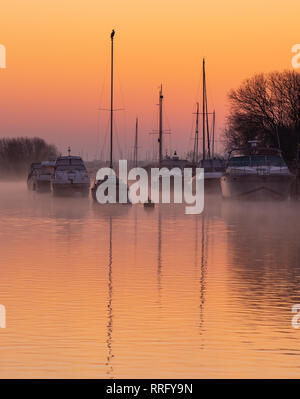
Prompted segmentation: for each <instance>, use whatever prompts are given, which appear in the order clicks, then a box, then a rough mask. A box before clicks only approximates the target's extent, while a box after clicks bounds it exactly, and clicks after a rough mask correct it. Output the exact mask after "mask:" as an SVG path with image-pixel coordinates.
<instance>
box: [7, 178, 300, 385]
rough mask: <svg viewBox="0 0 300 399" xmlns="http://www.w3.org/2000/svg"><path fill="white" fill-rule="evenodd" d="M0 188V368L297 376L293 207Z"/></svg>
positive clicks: (65, 374) (68, 373)
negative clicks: (1, 325)
mask: <svg viewBox="0 0 300 399" xmlns="http://www.w3.org/2000/svg"><path fill="white" fill-rule="evenodd" d="M1 188H2V193H3V195H2V196H0V247H1V264H0V269H1V279H0V303H3V304H4V305H6V308H7V317H8V318H9V319H8V321H9V323H7V324H8V327H7V328H6V329H5V331H1V332H0V335H1V340H0V350H1V359H0V372H1V376H3V377H5V378H11V377H19V378H27V377H31V378H34V377H35V378H40V377H41V378H52V377H56V378H80V377H84V378H127V377H128V378H130V377H131V378H132V377H138V378H146V377H149V378H151V377H152V378H158V377H161V378H164V377H165V378H202V377H204V378H205V377H206V378H211V377H223V378H227V377H242V378H243V377H256V378H259V377H273V378H274V377H298V374H299V354H300V341H299V331H297V330H294V329H292V328H291V316H292V314H291V306H292V305H293V304H295V303H300V288H299V287H300V264H299V253H300V244H299V234H300V226H299V223H298V219H297V214H298V213H299V206H298V205H293V204H290V203H288V204H276V205H272V206H270V205H267V204H266V205H261V204H260V206H259V207H258V206H252V205H251V204H249V203H247V204H242V203H240V204H237V203H232V204H230V203H224V202H222V201H220V200H217V199H216V200H213V199H210V200H209V201H207V203H206V205H205V211H204V213H203V214H201V215H185V213H184V207H180V206H178V207H177V206H156V207H155V208H154V209H152V210H151V212H150V211H147V210H145V209H144V207H143V206H138V205H137V206H123V205H117V206H113V207H109V206H108V207H107V206H98V205H97V204H95V205H94V204H90V205H89V203H88V202H86V201H82V202H81V201H80V200H79V201H77V199H74V201H73V200H70V199H69V200H68V201H66V202H65V201H60V199H58V201H56V199H55V201H53V199H52V198H51V196H47V195H46V196H41V197H40V198H42V199H41V200H39V199H38V197H34V198H33V197H30V196H29V195H28V192H27V191H26V187H25V186H21V185H19V186H15V185H10V186H1V185H0V189H1ZM21 199H22V201H20V200H21ZM76 210H77V211H78V212H77V211H76Z"/></svg>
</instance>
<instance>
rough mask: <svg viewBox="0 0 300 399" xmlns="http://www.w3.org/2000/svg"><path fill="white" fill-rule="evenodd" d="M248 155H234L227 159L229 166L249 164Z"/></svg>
mask: <svg viewBox="0 0 300 399" xmlns="http://www.w3.org/2000/svg"><path fill="white" fill-rule="evenodd" d="M249 164H250V157H248V156H242V157H234V158H231V159H230V160H229V166H249Z"/></svg>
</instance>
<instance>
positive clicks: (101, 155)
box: [100, 118, 110, 161]
mask: <svg viewBox="0 0 300 399" xmlns="http://www.w3.org/2000/svg"><path fill="white" fill-rule="evenodd" d="M109 122H110V120H109V118H108V119H107V122H106V129H105V135H104V141H103V145H102V148H101V152H100V160H104V156H103V153H104V151H105V146H106V140H107V137H108V130H109ZM105 152H106V153H107V154H108V151H105ZM105 161H107V159H105Z"/></svg>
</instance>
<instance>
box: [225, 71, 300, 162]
mask: <svg viewBox="0 0 300 399" xmlns="http://www.w3.org/2000/svg"><path fill="white" fill-rule="evenodd" d="M228 97H229V106H230V108H229V115H228V117H227V123H226V128H225V138H226V145H227V148H233V147H239V146H241V145H245V144H247V142H248V141H249V140H260V141H261V142H262V144H264V145H269V146H273V147H280V148H281V149H282V151H283V155H284V157H285V158H286V160H287V161H291V160H293V159H294V158H295V155H296V147H297V144H298V143H300V74H299V73H297V72H295V71H284V72H273V73H269V74H259V75H255V76H253V77H252V78H250V79H247V80H245V81H244V82H243V83H242V84H241V85H240V87H239V88H238V89H236V90H231V91H230V93H229V95H228Z"/></svg>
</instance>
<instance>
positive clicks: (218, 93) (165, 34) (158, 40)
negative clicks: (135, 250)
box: [0, 0, 300, 159]
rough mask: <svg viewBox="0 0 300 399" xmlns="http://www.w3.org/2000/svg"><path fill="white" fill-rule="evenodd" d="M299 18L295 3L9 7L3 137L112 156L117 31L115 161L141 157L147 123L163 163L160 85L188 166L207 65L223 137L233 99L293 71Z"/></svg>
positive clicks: (94, 2)
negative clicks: (249, 86) (262, 80)
mask: <svg viewBox="0 0 300 399" xmlns="http://www.w3.org/2000/svg"><path fill="white" fill-rule="evenodd" d="M299 14H300V3H299V1H294V0H286V1H285V2H282V0H280V1H278V0H267V1H266V0H264V1H263V0H252V1H248V0H247V1H243V2H241V1H238V0H228V1H221V0H217V1H206V2H204V1H199V0H185V1H181V0H180V1H178V0H172V1H171V0H164V1H158V0H151V1H148V0H143V1H140V0H139V1H137V0H127V1H124V0H123V1H122V0H114V1H107V0H43V1H40V0H26V1H25V0H2V2H1V14H0V27H1V30H0V43H1V44H3V45H5V47H6V51H7V69H6V70H0V88H1V89H0V135H1V136H20V135H28V136H36V135H39V136H41V137H43V138H45V139H46V140H47V141H49V142H51V143H54V144H56V145H57V146H58V147H59V149H60V150H61V151H63V152H65V151H66V149H67V146H68V145H71V147H72V152H73V153H78V152H79V151H83V153H84V157H85V158H86V156H87V153H88V157H89V159H93V158H94V157H95V155H96V154H97V153H98V156H99V154H101V153H102V154H103V155H104V156H105V157H106V156H107V155H108V151H107V144H105V143H104V142H105V136H106V134H107V121H108V114H107V113H106V112H104V111H100V112H99V111H97V109H98V108H100V107H104V108H105V107H108V105H109V96H108V88H109V51H110V39H109V35H110V32H111V29H112V28H114V29H115V30H116V36H115V48H116V52H115V59H116V92H115V96H116V102H115V107H117V108H118V107H119V108H124V111H120V112H118V114H117V115H116V125H117V126H116V128H117V130H118V139H116V154H115V155H116V157H118V156H119V149H121V150H122V151H123V157H126V156H127V154H128V152H129V151H131V150H132V146H133V134H134V132H133V130H134V123H135V117H136V115H138V116H139V118H140V147H141V149H140V151H141V153H142V154H141V155H144V154H145V151H146V150H149V151H150V153H151V155H152V152H153V136H151V135H149V134H148V133H149V132H150V131H152V130H153V129H156V128H157V107H156V103H157V97H158V86H159V84H160V83H163V87H164V94H165V121H166V128H170V129H171V130H172V135H171V136H168V138H166V145H167V149H168V150H171V149H173V150H174V149H177V150H178V151H179V153H180V154H181V155H183V154H184V152H185V151H187V150H188V149H190V148H192V140H191V134H192V130H191V129H192V123H193V117H194V116H193V115H192V113H193V112H194V110H195V102H196V101H197V100H200V92H201V86H199V82H200V79H201V65H202V57H203V56H205V58H206V68H207V85H208V96H209V108H210V110H212V109H213V108H215V109H216V116H217V118H216V120H217V132H218V135H220V132H221V130H222V127H223V124H224V116H225V114H226V106H227V103H226V93H227V92H228V90H229V89H230V88H232V87H236V86H237V85H238V84H239V83H240V82H241V80H243V79H245V78H247V77H249V76H251V75H252V74H254V73H257V72H267V71H272V70H282V69H285V68H291V58H292V53H291V47H292V45H293V44H295V43H299V42H300V34H299V21H298V16H299ZM97 120H98V123H97ZM97 126H98V127H97ZM107 141H108V140H106V143H107Z"/></svg>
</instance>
